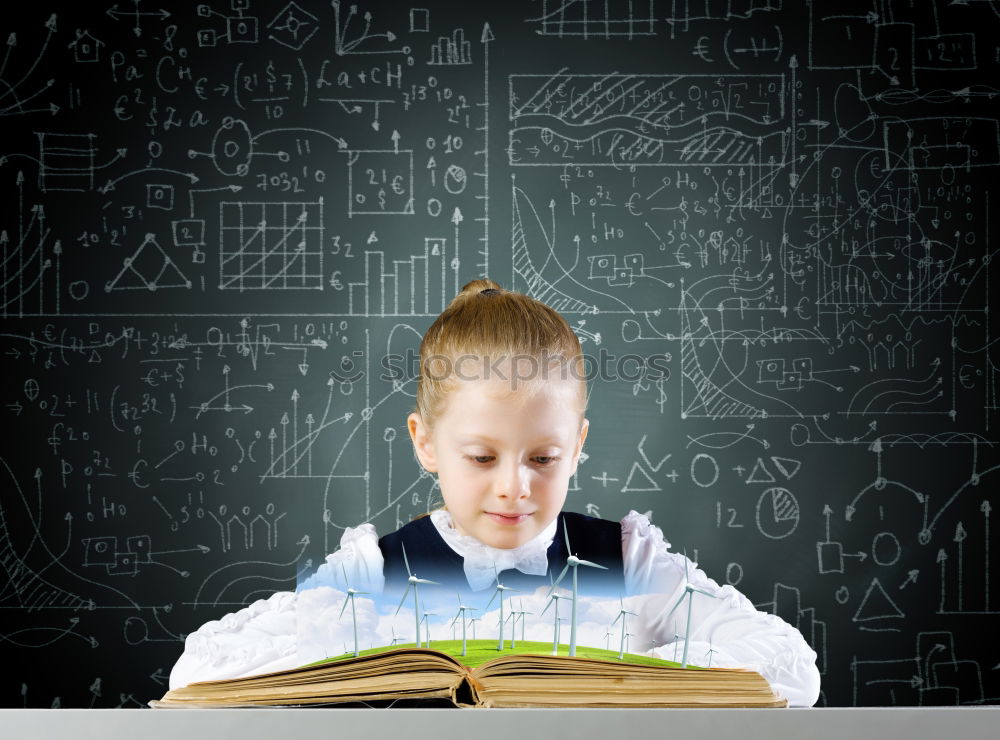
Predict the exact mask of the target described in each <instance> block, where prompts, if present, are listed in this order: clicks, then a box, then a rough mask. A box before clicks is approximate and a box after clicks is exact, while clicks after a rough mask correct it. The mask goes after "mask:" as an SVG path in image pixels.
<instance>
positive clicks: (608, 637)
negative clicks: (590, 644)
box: [604, 630, 611, 650]
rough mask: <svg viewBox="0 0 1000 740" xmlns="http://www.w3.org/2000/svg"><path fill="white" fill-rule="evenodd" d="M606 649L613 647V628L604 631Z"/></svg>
mask: <svg viewBox="0 0 1000 740" xmlns="http://www.w3.org/2000/svg"><path fill="white" fill-rule="evenodd" d="M604 649H605V650H610V649H611V630H606V631H605V633H604Z"/></svg>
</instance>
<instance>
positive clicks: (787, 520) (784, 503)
mask: <svg viewBox="0 0 1000 740" xmlns="http://www.w3.org/2000/svg"><path fill="white" fill-rule="evenodd" d="M799 518H800V515H799V502H798V500H796V498H795V496H794V495H792V492H791V491H789V490H788V489H787V488H782V487H781V486H774V487H772V488H768V489H767V490H766V491H764V492H763V493H762V494H761V495H760V498H758V499H757V529H758V530H759V531H760V533H761V534H762V535H764V536H765V537H767V538H769V539H772V540H781V539H784V538H785V537H788V536H789V535H790V534H792V532H794V531H795V530H796V529H797V528H798V526H799Z"/></svg>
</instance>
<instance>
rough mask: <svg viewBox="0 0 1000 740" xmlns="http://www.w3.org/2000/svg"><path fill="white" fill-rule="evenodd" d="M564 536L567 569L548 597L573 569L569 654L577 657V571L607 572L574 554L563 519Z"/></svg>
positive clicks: (561, 574) (560, 575) (553, 585)
mask: <svg viewBox="0 0 1000 740" xmlns="http://www.w3.org/2000/svg"><path fill="white" fill-rule="evenodd" d="M563 536H564V537H565V538H566V552H568V553H570V555H569V556H568V557H567V558H566V567H564V568H563V569H562V573H560V574H559V577H558V578H556V582H555V583H553V584H552V588H550V589H549V593H548V595H549V596H551V595H552V592H553V591H554V590H555V588H556V586H558V585H559V582H560V581H561V580H562V579H563V577H564V576H565V575H566V571H568V570H569V569H570V568H573V609H572V611H571V612H570V619H569V654H570V655H576V602H577V594H578V591H577V582H576V569H577V566H579V565H586V566H587V567H588V568H600V569H601V570H607V568H606V567H605V566H603V565H598V564H597V563H592V562H590V561H589V560H581V559H580V558H578V557H577V556H576V555H574V554H573V549H572V548H571V547H570V544H569V531H568V530H567V529H566V519H565V518H564V519H563Z"/></svg>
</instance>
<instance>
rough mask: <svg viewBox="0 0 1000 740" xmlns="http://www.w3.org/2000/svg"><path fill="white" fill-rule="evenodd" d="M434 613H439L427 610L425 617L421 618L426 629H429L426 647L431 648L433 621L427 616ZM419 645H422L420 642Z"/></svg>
mask: <svg viewBox="0 0 1000 740" xmlns="http://www.w3.org/2000/svg"><path fill="white" fill-rule="evenodd" d="M434 614H437V612H428V611H425V612H424V613H423V617H421V618H420V621H421V622H423V623H424V629H425V630H426V631H427V640H426V641H425V642H424V647H425V648H430V646H431V623H430V622H429V621H427V617H429V616H432V615H434ZM417 647H420V645H419V644H418V645H417Z"/></svg>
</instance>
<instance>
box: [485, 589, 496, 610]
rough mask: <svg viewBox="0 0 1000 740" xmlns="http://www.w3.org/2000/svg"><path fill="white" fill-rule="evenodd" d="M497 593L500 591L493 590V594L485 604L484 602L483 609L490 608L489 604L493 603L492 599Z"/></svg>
mask: <svg viewBox="0 0 1000 740" xmlns="http://www.w3.org/2000/svg"><path fill="white" fill-rule="evenodd" d="M498 593H500V592H499V591H494V592H493V595H492V596H491V597H490V600H489V601H488V602H487V604H486V606H485V608H484V611H485V609H489V608H490V605H491V604H492V603H493V599H495V598H496V597H497V594H498Z"/></svg>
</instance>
